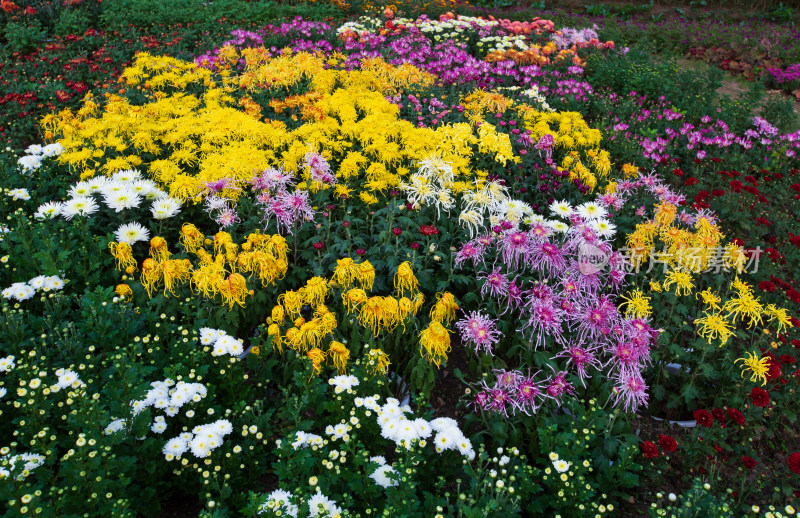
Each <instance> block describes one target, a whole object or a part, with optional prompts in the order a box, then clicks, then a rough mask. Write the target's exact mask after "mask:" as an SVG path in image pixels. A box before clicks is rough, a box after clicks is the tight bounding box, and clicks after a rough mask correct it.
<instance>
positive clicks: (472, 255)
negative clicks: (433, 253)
mask: <svg viewBox="0 0 800 518" xmlns="http://www.w3.org/2000/svg"><path fill="white" fill-rule="evenodd" d="M468 260H469V261H472V265H473V266H477V265H478V263H479V262H480V263H483V246H481V245H480V244H479V243H477V242H476V241H469V242H467V243H464V244H463V245H461V250H459V251H458V252H457V253H456V261H455V266H456V268H458V267H459V266H460V265H461V263H463V262H465V261H468Z"/></svg>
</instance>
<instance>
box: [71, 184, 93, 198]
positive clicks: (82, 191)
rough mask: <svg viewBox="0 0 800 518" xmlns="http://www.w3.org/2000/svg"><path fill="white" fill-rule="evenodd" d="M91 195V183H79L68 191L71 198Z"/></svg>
mask: <svg viewBox="0 0 800 518" xmlns="http://www.w3.org/2000/svg"><path fill="white" fill-rule="evenodd" d="M90 194H92V188H91V185H90V184H89V182H78V183H76V184H75V185H73V186H72V187H70V189H69V190H68V191H67V196H70V197H71V198H76V197H78V196H89V195H90Z"/></svg>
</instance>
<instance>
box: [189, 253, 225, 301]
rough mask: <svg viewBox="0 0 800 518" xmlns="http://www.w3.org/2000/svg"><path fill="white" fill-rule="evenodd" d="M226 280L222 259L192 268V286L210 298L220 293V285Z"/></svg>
mask: <svg viewBox="0 0 800 518" xmlns="http://www.w3.org/2000/svg"><path fill="white" fill-rule="evenodd" d="M224 280H225V268H224V266H223V263H222V261H219V262H218V261H212V262H209V263H206V264H203V265H201V266H200V267H199V268H195V269H194V270H192V278H191V287H192V289H193V290H197V291H199V292H200V293H202V294H203V297H205V298H207V299H210V298H213V297H215V296H216V295H217V293H219V286H220V284H221V283H222V282H223V281H224Z"/></svg>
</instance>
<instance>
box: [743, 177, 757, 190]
mask: <svg viewBox="0 0 800 518" xmlns="http://www.w3.org/2000/svg"><path fill="white" fill-rule="evenodd" d="M744 181H745V182H747V183H749V184H753V185H754V186H756V187H758V181H757V180H756V177H755V176H750V175H747V176H745V177H744Z"/></svg>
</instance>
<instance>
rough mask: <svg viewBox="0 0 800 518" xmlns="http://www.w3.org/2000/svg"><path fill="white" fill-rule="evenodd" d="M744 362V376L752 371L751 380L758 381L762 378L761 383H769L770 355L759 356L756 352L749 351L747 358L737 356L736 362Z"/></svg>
mask: <svg viewBox="0 0 800 518" xmlns="http://www.w3.org/2000/svg"><path fill="white" fill-rule="evenodd" d="M739 362H742V363H743V365H742V377H743V378H744V374H745V372H747V371H750V381H751V382H752V383H756V382H757V381H758V380H761V385H766V384H767V373H768V372H769V362H770V359H769V357H767V356H765V357H763V358H759V357H758V355H757V354H756V353H747V357H746V358H737V359H736V361H735V362H734V363H739Z"/></svg>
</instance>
